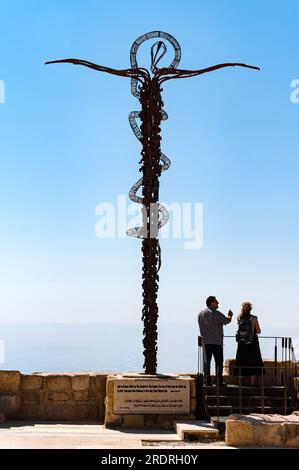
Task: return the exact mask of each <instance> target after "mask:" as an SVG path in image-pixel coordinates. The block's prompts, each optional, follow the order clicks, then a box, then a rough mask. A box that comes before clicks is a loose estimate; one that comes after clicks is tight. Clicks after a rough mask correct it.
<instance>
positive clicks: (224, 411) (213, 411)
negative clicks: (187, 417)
mask: <svg viewBox="0 0 299 470" xmlns="http://www.w3.org/2000/svg"><path fill="white" fill-rule="evenodd" d="M208 412H209V415H210V416H213V415H217V405H210V406H208ZM232 413H233V407H232V406H226V405H224V406H222V405H220V406H219V415H220V416H229V415H231V414H232Z"/></svg>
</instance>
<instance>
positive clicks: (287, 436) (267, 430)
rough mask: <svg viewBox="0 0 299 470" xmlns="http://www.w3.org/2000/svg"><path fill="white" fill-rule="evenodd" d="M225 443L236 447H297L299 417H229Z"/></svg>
mask: <svg viewBox="0 0 299 470" xmlns="http://www.w3.org/2000/svg"><path fill="white" fill-rule="evenodd" d="M225 442H226V444H227V445H231V446H238V447H278V448H281V447H289V446H292V447H299V416H296V415H294V414H292V415H288V416H280V415H262V414H251V415H248V416H244V415H231V416H229V418H228V419H227V421H226V431H225Z"/></svg>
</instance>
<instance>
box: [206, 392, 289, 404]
mask: <svg viewBox="0 0 299 470" xmlns="http://www.w3.org/2000/svg"><path fill="white" fill-rule="evenodd" d="M241 401H242V405H248V406H256V405H260V404H261V403H262V401H263V397H262V396H261V395H257V396H255V395H253V396H249V397H248V396H244V395H242V397H241V398H240V397H239V395H235V396H224V395H220V396H219V404H220V405H230V406H239V404H240V402H241ZM207 403H208V405H211V406H212V405H217V396H215V395H208V396H207ZM292 403H293V400H292V397H287V404H288V405H292ZM264 404H265V405H267V406H283V404H284V397H283V396H282V397H274V396H273V397H272V396H270V397H269V396H265V397H264Z"/></svg>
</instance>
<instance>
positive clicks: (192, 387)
mask: <svg viewBox="0 0 299 470" xmlns="http://www.w3.org/2000/svg"><path fill="white" fill-rule="evenodd" d="M190 397H191V398H196V385H195V380H194V379H193V380H192V381H191V383H190Z"/></svg>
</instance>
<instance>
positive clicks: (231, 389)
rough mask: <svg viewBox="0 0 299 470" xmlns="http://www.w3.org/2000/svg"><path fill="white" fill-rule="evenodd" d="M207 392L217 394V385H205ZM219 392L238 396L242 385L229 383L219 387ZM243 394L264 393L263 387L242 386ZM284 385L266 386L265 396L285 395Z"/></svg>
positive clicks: (255, 394)
mask: <svg viewBox="0 0 299 470" xmlns="http://www.w3.org/2000/svg"><path fill="white" fill-rule="evenodd" d="M204 390H205V394H206V395H207V396H216V395H217V387H216V386H215V385H213V386H211V387H207V386H205V387H204ZM219 393H220V395H222V396H238V395H239V393H240V387H239V386H238V385H227V386H226V387H219ZM242 394H243V396H258V395H261V394H262V387H242ZM283 395H284V387H281V386H265V387H264V396H269V397H270V396H276V397H278V396H283Z"/></svg>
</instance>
